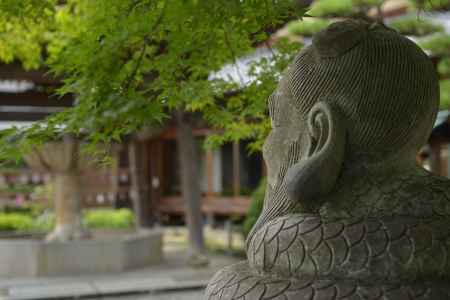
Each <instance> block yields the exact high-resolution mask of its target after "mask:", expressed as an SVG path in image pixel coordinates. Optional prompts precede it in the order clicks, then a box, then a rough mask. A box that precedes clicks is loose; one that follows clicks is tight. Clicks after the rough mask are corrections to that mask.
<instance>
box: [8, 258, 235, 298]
mask: <svg viewBox="0 0 450 300" xmlns="http://www.w3.org/2000/svg"><path fill="white" fill-rule="evenodd" d="M184 261H185V259H184V257H183V256H182V255H180V254H179V253H172V254H166V260H165V262H164V264H162V265H158V266H154V267H150V268H146V269H140V270H136V271H130V272H123V273H117V274H103V275H95V276H93V275H87V276H65V277H57V278H49V277H47V278H31V279H27V278H11V279H1V278H0V300H29V299H64V298H77V297H89V298H91V297H92V298H93V299H108V300H109V299H114V300H116V299H117V300H119V299H120V300H171V299H177V300H178V299H187V300H189V299H201V297H199V294H200V295H201V294H202V291H201V289H203V288H204V287H205V286H206V284H207V282H208V281H209V279H210V278H211V277H212V275H213V274H214V273H215V272H216V271H217V270H218V269H220V268H221V267H223V266H225V265H229V264H231V263H234V262H236V261H237V260H236V259H234V258H231V257H224V256H214V257H212V258H211V263H210V265H209V266H208V267H207V268H202V269H194V268H190V267H187V266H186V264H185V263H184ZM193 289H197V290H196V291H195V290H193ZM174 290H175V291H176V290H178V291H180V290H183V293H182V295H183V298H180V294H177V293H176V292H175V293H174V292H168V291H174ZM163 292H164V293H163ZM130 293H141V294H139V295H133V296H130V297H128V299H127V298H123V297H122V298H113V297H116V296H117V297H118V296H120V295H124V294H130ZM145 293H147V294H145ZM148 293H151V294H148ZM105 296H107V297H105ZM108 297H110V298H108ZM133 297H134V298H133ZM92 298H91V299H92Z"/></svg>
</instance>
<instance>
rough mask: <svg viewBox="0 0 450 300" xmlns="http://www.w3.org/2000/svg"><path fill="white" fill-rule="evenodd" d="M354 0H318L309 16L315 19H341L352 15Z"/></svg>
mask: <svg viewBox="0 0 450 300" xmlns="http://www.w3.org/2000/svg"><path fill="white" fill-rule="evenodd" d="M352 10H353V3H352V0H316V1H314V2H313V4H312V6H311V9H310V10H309V11H308V14H310V15H311V16H314V17H340V16H348V15H350V14H351V13H352Z"/></svg>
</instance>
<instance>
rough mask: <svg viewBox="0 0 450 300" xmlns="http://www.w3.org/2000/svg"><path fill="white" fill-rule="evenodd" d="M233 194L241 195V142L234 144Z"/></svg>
mask: <svg viewBox="0 0 450 300" xmlns="http://www.w3.org/2000/svg"><path fill="white" fill-rule="evenodd" d="M233 194H234V196H235V197H239V196H240V194H241V151H240V147H239V141H235V142H233Z"/></svg>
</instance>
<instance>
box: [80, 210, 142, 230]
mask: <svg viewBox="0 0 450 300" xmlns="http://www.w3.org/2000/svg"><path fill="white" fill-rule="evenodd" d="M83 219H84V223H85V225H86V226H87V227H88V228H92V229H125V228H131V227H133V224H134V215H133V212H132V211H131V210H129V209H124V208H122V209H106V208H102V209H92V210H87V211H85V212H84V215H83Z"/></svg>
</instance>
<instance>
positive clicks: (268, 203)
mask: <svg viewBox="0 0 450 300" xmlns="http://www.w3.org/2000/svg"><path fill="white" fill-rule="evenodd" d="M300 155H301V151H300V143H299V141H296V142H293V143H291V145H290V146H289V151H288V154H287V157H286V158H285V159H284V160H283V163H282V164H281V166H280V168H279V170H278V172H277V180H276V182H275V185H273V186H272V185H271V184H267V185H266V192H265V196H264V206H263V210H262V212H261V215H260V216H259V218H258V220H257V221H256V223H255V225H254V226H253V228H252V230H251V231H250V233H249V235H248V237H247V241H246V243H247V246H248V245H249V242H250V241H251V239H252V238H253V236H254V234H255V233H256V232H257V231H258V230H259V229H260V228H261V227H262V226H263V225H264V224H266V223H267V222H269V221H271V220H273V219H275V218H277V217H280V216H283V215H286V214H289V213H292V212H293V211H294V210H295V208H296V207H297V206H298V203H294V202H292V201H291V200H290V199H289V197H288V195H287V193H286V186H285V182H284V177H285V176H286V173H287V170H288V169H289V168H290V167H291V166H293V165H294V164H295V163H297V162H298V161H299V160H300V159H301V157H300Z"/></svg>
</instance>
